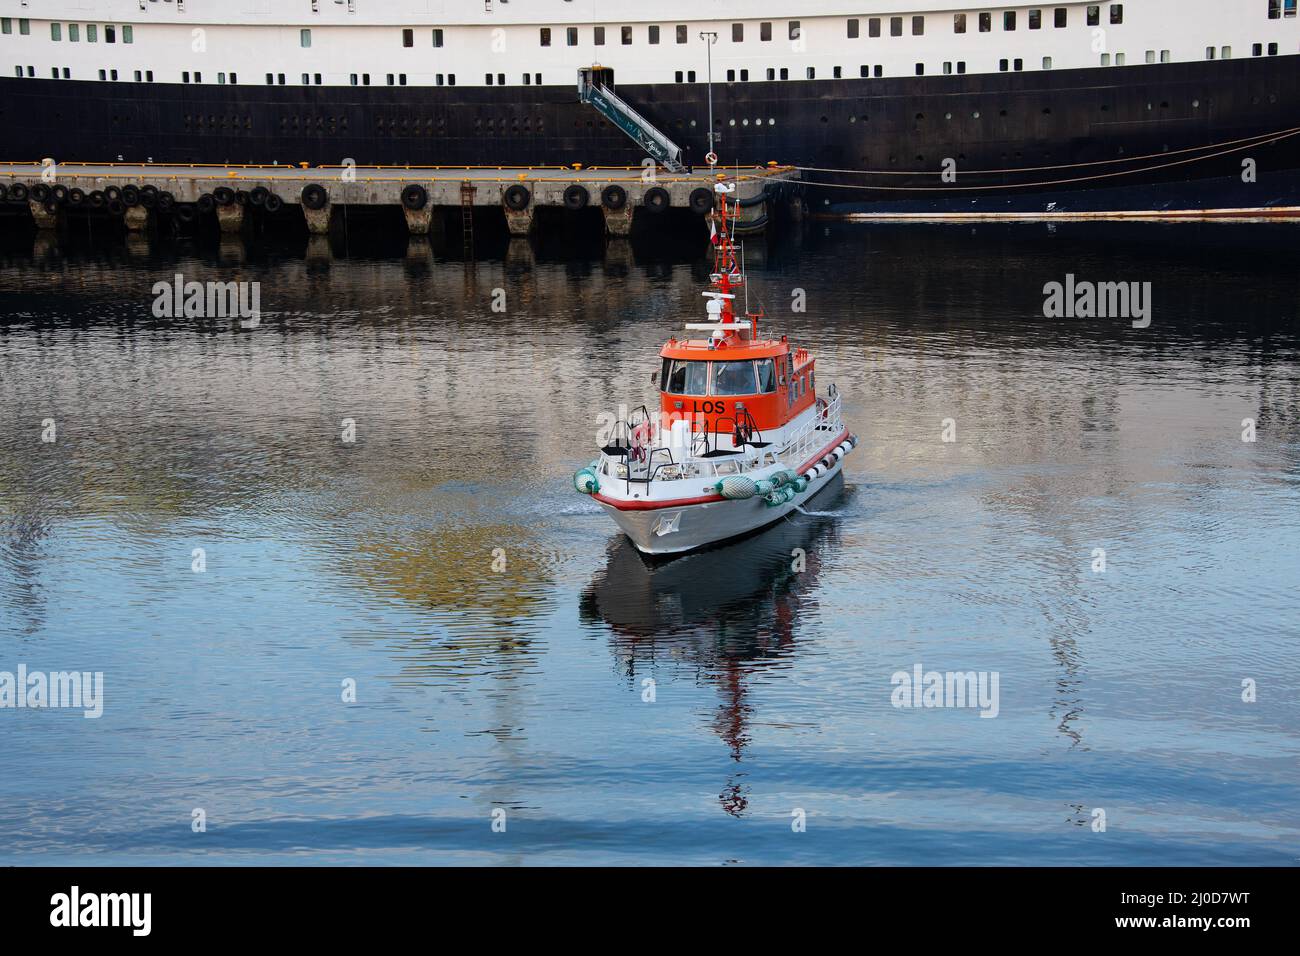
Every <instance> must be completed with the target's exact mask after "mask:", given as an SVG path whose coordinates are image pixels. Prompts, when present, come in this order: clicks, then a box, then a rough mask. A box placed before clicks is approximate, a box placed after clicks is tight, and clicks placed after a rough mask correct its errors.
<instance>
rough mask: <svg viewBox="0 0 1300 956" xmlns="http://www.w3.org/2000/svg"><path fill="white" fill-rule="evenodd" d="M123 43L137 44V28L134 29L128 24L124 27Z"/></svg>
mask: <svg viewBox="0 0 1300 956" xmlns="http://www.w3.org/2000/svg"><path fill="white" fill-rule="evenodd" d="M122 42H123V43H134V42H135V28H134V27H132V26H131V25H130V24H127V25H126V26H124V27H122Z"/></svg>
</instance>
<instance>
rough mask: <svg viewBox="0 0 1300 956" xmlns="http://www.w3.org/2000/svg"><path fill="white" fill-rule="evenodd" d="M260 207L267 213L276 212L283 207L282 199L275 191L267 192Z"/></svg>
mask: <svg viewBox="0 0 1300 956" xmlns="http://www.w3.org/2000/svg"><path fill="white" fill-rule="evenodd" d="M262 208H263V209H265V210H266V211H267V212H269V213H277V212H279V211H280V210H281V209H283V208H284V200H283V199H281V198H280V197H279V196H277V195H276V194H275V193H267V194H266V199H265V200H264V201H263V203H262Z"/></svg>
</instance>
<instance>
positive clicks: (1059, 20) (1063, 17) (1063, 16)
mask: <svg viewBox="0 0 1300 956" xmlns="http://www.w3.org/2000/svg"><path fill="white" fill-rule="evenodd" d="M1052 12H1053V13H1054V14H1055V15H1056V24H1055V25H1056V28H1057V29H1058V30H1059V29H1060V28H1061V27H1064V26H1067V25H1068V24H1069V22H1070V11H1069V10H1067V9H1066V8H1065V7H1057V8H1056V9H1055V10H1054V11H1052Z"/></svg>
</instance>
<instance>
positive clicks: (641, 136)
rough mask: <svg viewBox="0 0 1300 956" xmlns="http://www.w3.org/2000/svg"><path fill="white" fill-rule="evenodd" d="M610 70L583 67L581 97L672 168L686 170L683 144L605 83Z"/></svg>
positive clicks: (673, 170)
mask: <svg viewBox="0 0 1300 956" xmlns="http://www.w3.org/2000/svg"><path fill="white" fill-rule="evenodd" d="M610 72H611V71H609V70H605V69H602V68H601V67H595V66H592V67H582V68H580V69H579V70H578V99H579V100H581V101H582V102H583V103H587V104H588V105H590V106H592V107H594V108H595V109H596V111H597V112H599V113H600V114H601V115H602V116H604V117H605V118H606V119H607V120H609V121H610V122H611V123H613V124H614V125H615V126H617V127H618V128H619V129H621V130H622V131H623V132H624V133H626V134H627V135H628V136H630V137H631V138H632V139H633V140H635V141H636V143H637V145H639V146H640V147H641V148H642V149H644V150H645V151H646V152H647V153H649V154H650V156H651V157H653V158H654V160H655V161H656V162H658V163H661V164H662V165H663V166H664V168H665V169H667V170H668V171H669V172H673V173H684V172H686V167H685V166H684V165H683V164H682V148H681V147H680V146H678V145H677V144H676V143H674V142H673V141H672V140H671V139H669V138H668V137H667V136H666V135H664V134H663V133H662V132H660V131H659V130H658V129H657V128H656V127H655V126H654V125H653V124H651V122H650V121H649V120H648V119H646V118H645V117H644V116H642V115H641V114H640V113H638V112H637V111H636V110H634V109H632V107H631V106H629V105H628V104H627V103H626V102H625V101H624V100H623V99H622V98H621V97H619V96H618V95H617V94H616V93H615V92H614V91H613V90H612V89H610V88H609V87H608V86H606V85H605V83H604V82H603V77H604V76H605V75H608V74H609V73H610Z"/></svg>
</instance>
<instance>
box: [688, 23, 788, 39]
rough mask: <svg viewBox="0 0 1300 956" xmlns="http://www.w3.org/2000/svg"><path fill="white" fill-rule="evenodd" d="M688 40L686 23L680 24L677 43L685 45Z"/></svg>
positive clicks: (769, 26)
mask: <svg viewBox="0 0 1300 956" xmlns="http://www.w3.org/2000/svg"><path fill="white" fill-rule="evenodd" d="M771 26H772V25H771V24H770V23H769V24H768V29H769V31H770V29H771ZM686 38H687V34H686V24H684V23H679V24H677V42H678V43H685V42H686ZM768 39H769V40H770V39H771V37H768Z"/></svg>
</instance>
